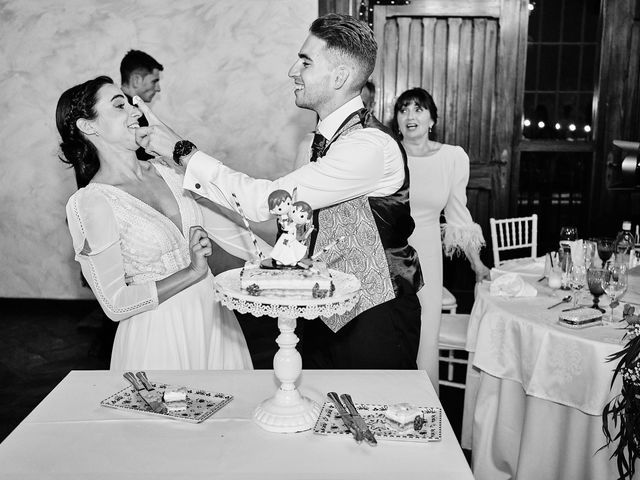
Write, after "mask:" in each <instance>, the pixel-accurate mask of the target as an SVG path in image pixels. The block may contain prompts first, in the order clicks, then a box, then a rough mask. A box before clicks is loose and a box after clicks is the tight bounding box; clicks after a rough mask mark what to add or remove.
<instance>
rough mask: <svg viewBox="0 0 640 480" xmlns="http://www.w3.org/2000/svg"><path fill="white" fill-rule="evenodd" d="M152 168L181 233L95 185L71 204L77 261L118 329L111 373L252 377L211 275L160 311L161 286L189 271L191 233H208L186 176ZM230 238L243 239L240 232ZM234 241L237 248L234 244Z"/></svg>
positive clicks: (162, 166) (158, 164)
mask: <svg viewBox="0 0 640 480" xmlns="http://www.w3.org/2000/svg"><path fill="white" fill-rule="evenodd" d="M150 163H151V164H152V165H153V166H154V167H155V168H156V170H157V171H158V173H159V174H160V175H161V176H162V177H163V179H164V180H165V182H166V183H167V185H168V186H169V188H170V189H171V191H172V193H173V195H174V197H175V198H176V201H177V202H178V206H179V209H180V215H181V218H182V226H181V228H178V227H177V226H176V224H174V223H173V222H172V221H171V220H170V219H169V218H167V217H166V216H164V215H163V214H161V213H160V212H158V211H157V210H155V209H154V208H152V207H151V206H149V205H147V204H146V203H144V202H143V201H141V200H139V199H137V198H136V197H134V196H132V195H130V194H129V193H127V192H125V191H124V190H121V189H119V188H117V187H114V186H111V185H107V184H101V183H90V184H89V185H87V186H86V187H84V188H82V189H80V190H78V191H77V192H76V193H75V194H74V195H73V196H72V197H71V198H70V199H69V202H68V203H67V219H68V223H69V230H70V232H71V236H72V238H73V246H74V249H75V252H76V260H77V261H78V262H79V263H80V265H81V267H82V272H83V274H84V276H85V278H86V279H87V281H88V282H89V284H90V286H91V289H92V290H93V292H94V294H95V296H96V298H97V299H98V301H99V302H100V305H101V306H102V308H103V310H104V311H105V313H106V314H107V315H108V316H109V318H111V319H112V320H115V321H118V322H119V324H118V329H117V332H116V336H115V340H114V345H113V353H112V356H111V369H112V370H144V369H148V370H177V369H180V370H185V369H250V368H252V364H251V357H250V356H249V350H248V348H247V344H246V341H245V338H244V336H243V334H242V330H241V329H240V325H239V324H238V321H237V319H236V317H235V315H234V314H233V312H231V311H229V310H228V309H226V308H225V307H222V306H221V305H220V304H219V303H218V302H217V301H216V300H215V299H214V289H213V275H212V274H211V273H209V274H208V275H207V276H206V278H204V279H203V280H201V281H200V282H198V283H197V284H195V285H192V286H191V287H189V288H186V289H185V290H183V291H181V292H180V293H178V294H176V295H174V296H173V297H171V298H169V299H168V300H166V301H164V302H162V303H160V304H158V297H157V291H156V286H155V282H156V281H157V280H161V279H163V278H165V277H167V276H169V275H171V274H172V273H174V272H177V271H178V270H181V269H183V268H185V267H187V266H188V265H189V264H190V261H191V260H190V254H189V247H188V240H189V229H190V227H191V226H192V225H203V222H204V218H203V211H202V208H201V206H200V205H199V204H198V203H196V201H195V200H194V199H193V197H192V195H191V193H190V192H188V191H186V190H184V189H183V188H182V179H183V176H182V174H181V173H180V172H178V171H176V170H174V168H173V167H172V166H170V165H169V164H168V163H166V162H165V161H163V160H162V159H153V160H150ZM220 220H221V221H222V222H224V221H225V220H224V219H223V218H222V217H220ZM229 223H230V222H229ZM204 227H205V228H206V227H207V226H206V225H204ZM227 227H228V224H225V227H224V228H227ZM214 230H215V228H214ZM229 230H230V231H232V230H235V232H236V233H235V235H237V237H238V238H240V237H241V236H242V232H239V233H238V231H237V229H235V226H232V227H229ZM210 236H212V237H213V238H214V239H215V234H213V235H212V234H211V233H210ZM227 238H229V237H227ZM230 238H231V239H230V240H229V243H234V242H235V240H236V238H233V235H231V237H230ZM222 243H224V242H222ZM222 246H223V248H224V245H222ZM240 249H242V247H240ZM233 253H235V254H237V252H233Z"/></svg>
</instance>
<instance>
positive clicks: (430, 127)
mask: <svg viewBox="0 0 640 480" xmlns="http://www.w3.org/2000/svg"><path fill="white" fill-rule="evenodd" d="M432 128H433V125H431V126H429V133H431V129H432Z"/></svg>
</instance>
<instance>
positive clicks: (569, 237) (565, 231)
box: [560, 226, 578, 248]
mask: <svg viewBox="0 0 640 480" xmlns="http://www.w3.org/2000/svg"><path fill="white" fill-rule="evenodd" d="M577 239H578V227H573V226H569V227H562V228H560V246H562V247H564V246H566V247H567V248H568V247H569V245H566V244H565V242H573V241H574V240H577Z"/></svg>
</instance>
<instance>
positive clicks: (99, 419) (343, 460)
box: [0, 370, 473, 480]
mask: <svg viewBox="0 0 640 480" xmlns="http://www.w3.org/2000/svg"><path fill="white" fill-rule="evenodd" d="M147 376H148V377H149V380H150V381H151V382H153V383H154V384H155V385H156V386H157V385H159V384H167V385H177V386H187V387H188V388H189V389H188V392H196V393H195V394H194V395H196V397H197V396H198V395H200V396H204V395H205V394H206V392H209V393H212V396H213V397H216V398H218V399H220V400H222V399H224V401H222V403H220V405H221V407H220V408H218V409H216V410H215V411H214V413H212V414H211V415H210V416H208V418H206V419H204V420H203V421H201V422H199V423H196V422H187V421H181V420H179V419H175V418H169V417H168V416H167V415H162V414H155V413H150V412H143V411H134V410H130V409H127V408H108V407H106V406H105V405H104V403H105V400H107V401H106V403H107V404H108V405H110V406H111V407H113V406H114V405H116V403H117V402H119V401H121V400H122V398H125V397H127V395H123V394H122V392H126V391H127V390H128V389H129V388H130V387H129V384H128V383H127V381H126V380H125V379H124V378H123V372H119V371H110V370H100V371H91V370H75V371H71V372H70V373H69V374H68V375H67V376H66V377H65V378H64V379H63V380H62V381H61V382H60V383H59V384H58V385H57V386H56V387H55V388H54V389H53V390H52V391H51V392H50V393H49V394H48V395H47V397H46V398H45V399H44V400H43V401H42V402H41V403H40V404H39V405H38V406H37V407H36V408H35V409H34V410H33V411H32V412H31V413H30V414H29V415H28V416H27V417H26V418H25V419H24V420H23V421H22V422H21V423H20V424H19V425H18V426H17V427H16V429H15V430H14V431H13V432H12V433H11V434H9V436H8V437H7V438H6V439H5V440H4V441H3V442H2V443H0V478H3V479H5V478H6V479H43V478H52V479H65V480H69V479H89V478H90V479H94V480H95V479H123V478H135V479H144V478H153V479H158V478H163V479H167V478H170V479H189V480H192V479H208V480H210V479H216V478H221V479H278V480H282V479H296V480H302V479H365V478H366V479H368V480H370V479H371V480H373V479H389V478H403V479H424V478H438V479H451V480H471V479H473V475H472V473H471V469H470V467H469V464H468V462H467V460H466V459H465V457H464V454H463V452H462V449H461V447H460V444H459V443H458V440H457V439H456V436H455V434H454V432H453V430H452V428H451V425H450V423H449V421H448V419H447V417H446V415H445V414H444V411H442V413H441V416H440V417H439V423H438V424H437V427H438V428H437V435H436V436H433V437H430V440H433V441H414V440H406V439H404V440H398V439H395V438H390V439H389V438H386V437H381V436H379V437H378V444H377V445H375V446H372V445H369V444H368V443H365V442H361V443H357V442H356V441H355V439H354V437H353V436H352V435H350V434H348V433H340V432H338V433H337V434H331V433H330V432H327V431H325V430H324V426H321V428H312V429H309V430H307V431H303V432H297V433H274V432H270V431H267V430H265V429H264V428H261V427H260V426H259V425H258V424H257V423H256V421H255V419H254V418H253V412H254V410H255V408H256V405H258V404H259V402H260V401H262V400H263V399H264V398H266V397H268V396H270V395H271V394H272V393H273V390H274V388H277V387H278V385H279V381H278V380H277V379H276V377H275V375H274V372H273V370H228V371H218V370H214V371H148V372H147ZM158 382H159V383H158ZM157 388H160V387H158V386H157ZM298 388H299V390H300V391H301V393H302V394H303V395H304V396H306V397H307V398H310V399H311V400H313V401H316V402H318V403H319V404H320V405H323V406H324V405H326V402H327V393H328V392H331V391H335V392H338V393H349V394H350V395H351V396H352V398H353V401H354V403H355V404H356V406H358V405H360V406H362V405H364V404H370V405H378V406H381V405H391V404H396V403H410V404H412V405H415V406H420V407H430V408H431V411H439V410H440V409H441V408H442V405H441V404H440V401H439V399H438V396H437V395H436V393H435V391H434V389H433V387H432V385H431V383H430V382H429V379H428V377H427V375H426V372H424V371H415V370H414V371H395V370H305V371H303V372H302V375H301V376H300V378H299V379H298ZM114 399H115V400H114ZM323 411H324V409H323ZM319 418H320V417H319ZM434 425H435V424H433V425H432V426H434ZM317 426H318V425H316V427H317ZM334 433H335V432H334Z"/></svg>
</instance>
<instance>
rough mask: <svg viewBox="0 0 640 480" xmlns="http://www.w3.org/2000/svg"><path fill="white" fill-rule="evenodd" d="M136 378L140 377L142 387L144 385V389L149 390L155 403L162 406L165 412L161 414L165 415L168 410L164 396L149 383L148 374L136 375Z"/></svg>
mask: <svg viewBox="0 0 640 480" xmlns="http://www.w3.org/2000/svg"><path fill="white" fill-rule="evenodd" d="M136 377H138V380H140V382H142V385H144V388H146V389H147V392H149V394H150V395H152V396H153V397H154V399H155V401H156V402H158V403H159V404H161V405H162V407H163V408H164V411H163V412H161V413H165V412H166V411H167V408H166V405H165V404H164V400H163V399H162V394H161V393H160V392H158V391H157V390H156V389H155V387H154V386H153V384H152V383H151V382H150V381H149V379H148V378H147V374H146V372H138V373H136Z"/></svg>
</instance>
